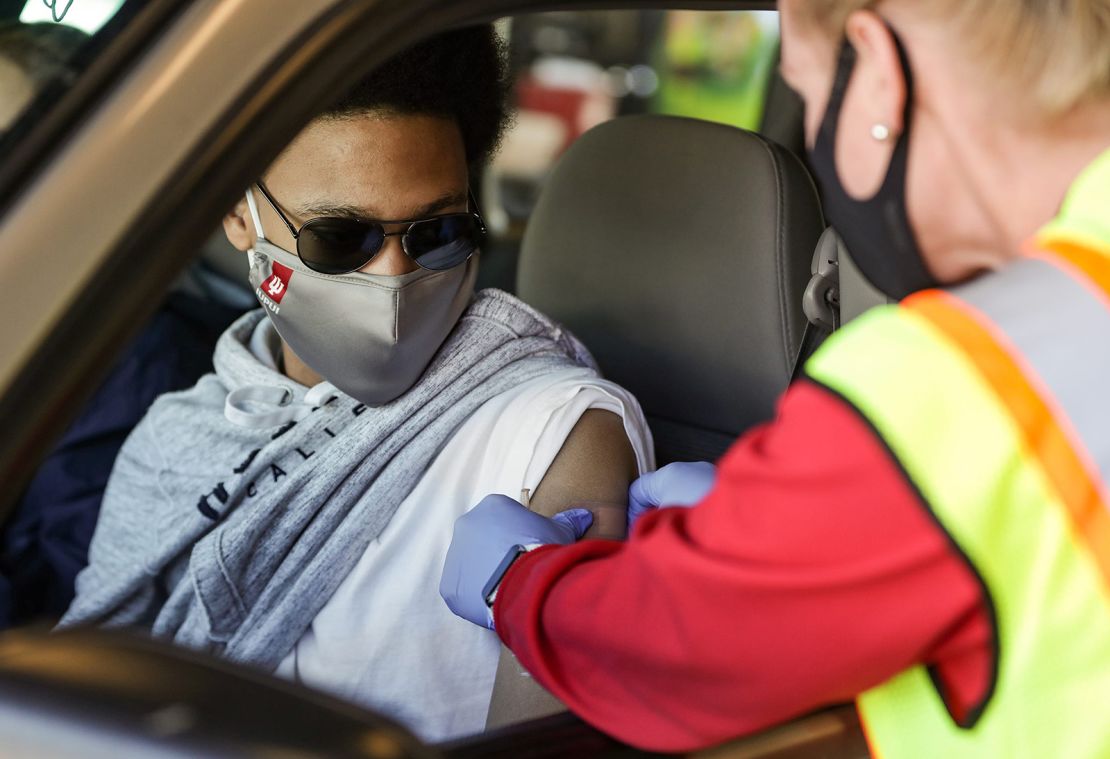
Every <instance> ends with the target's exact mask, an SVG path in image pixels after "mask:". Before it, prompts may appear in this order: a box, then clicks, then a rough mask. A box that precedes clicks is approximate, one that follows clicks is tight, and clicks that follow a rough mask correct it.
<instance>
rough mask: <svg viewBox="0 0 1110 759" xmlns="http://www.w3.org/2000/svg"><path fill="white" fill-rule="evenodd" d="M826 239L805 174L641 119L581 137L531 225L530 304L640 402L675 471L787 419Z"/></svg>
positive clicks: (667, 122)
mask: <svg viewBox="0 0 1110 759" xmlns="http://www.w3.org/2000/svg"><path fill="white" fill-rule="evenodd" d="M823 229H824V224H823V222H822V217H821V210H820V204H819V201H818V197H817V192H816V190H815V188H814V186H813V183H812V181H811V180H810V178H809V175H808V174H807V172H806V170H805V168H804V167H803V166H802V164H801V162H800V161H799V160H798V159H797V158H796V157H795V156H794V155H793V154H791V153H790V152H789V151H787V150H785V149H783V148H782V147H780V146H779V145H777V144H775V143H773V142H771V141H769V140H767V139H765V138H764V137H761V136H759V135H757V134H753V133H751V132H746V131H743V130H740V129H736V128H733V127H728V126H723V125H720V124H712V123H708V122H703V121H697V120H693V119H686V118H677V117H670V116H635V117H627V118H621V119H616V120H614V121H611V122H608V123H606V124H603V125H601V126H599V127H597V128H596V129H594V130H593V131H591V132H589V133H587V134H586V135H584V136H583V137H582V138H581V139H579V140H578V141H577V142H576V143H575V144H574V145H573V146H571V148H570V149H569V150H568V151H567V153H566V154H565V155H564V156H563V158H562V159H561V161H560V163H559V164H558V165H557V166H556V168H555V170H554V172H553V173H552V175H551V177H550V179H549V181H548V183H547V186H546V187H545V188H544V191H543V193H542V195H541V197H540V199H539V203H538V204H537V206H536V209H535V212H534V213H533V215H532V218H531V220H530V222H529V226H528V230H527V233H526V234H525V237H524V243H523V248H522V250H521V260H520V273H519V277H518V282H517V291H518V294H519V295H520V297H521V298H523V299H524V300H525V301H527V302H528V303H530V304H532V305H534V306H536V307H537V308H539V309H540V310H541V311H543V312H545V313H546V314H548V315H550V316H551V317H552V318H554V319H557V320H559V321H561V322H562V323H563V324H565V325H566V326H567V327H568V328H569V329H570V330H571V331H573V332H574V333H575V334H577V335H578V336H579V337H580V338H581V339H582V340H583V341H584V342H585V343H586V345H587V346H588V347H589V348H590V350H591V351H592V352H593V354H594V356H595V357H596V358H597V360H598V362H599V364H600V365H601V368H602V371H603V372H604V374H605V376H606V377H607V378H609V379H611V380H613V381H615V382H618V383H620V384H621V385H623V386H624V387H626V388H627V389H628V390H630V391H631V392H633V393H634V394H635V395H636V397H637V398H638V399H639V400H640V403H641V405H642V406H643V408H644V412H645V414H646V415H647V418H648V421H649V423H650V424H651V427H652V431H653V433H654V435H655V442H656V450H657V454H658V461H659V463H660V465H662V464H665V463H667V462H670V461H676V460H691V459H708V460H713V459H716V458H717V457H719V456H720V455H721V454H722V453H723V452H724V451H725V449H726V448H727V447H728V446H729V444H730V443H732V441H734V440H735V439H736V437H737V436H738V435H740V434H741V433H743V432H744V431H745V430H747V429H748V428H749V427H751V426H752V425H753V424H756V423H758V422H762V421H765V420H768V419H770V418H771V416H772V415H773V412H774V403H775V399H776V398H777V397H778V395H779V394H780V393H781V392H782V391H783V389H784V388H785V387H786V385H787V383H788V381H789V378H790V374H791V370H792V368H793V363H794V359H795V358H796V355H797V352H798V348H799V344H800V341H801V337H802V332H803V328H804V325H805V322H806V317H805V316H804V314H803V312H802V307H801V304H802V293H803V290H804V289H805V287H806V284H807V282H808V281H809V278H810V261H811V258H812V256H813V252H814V248H815V245H816V243H817V240H818V238H819V237H820V235H821V232H822V230H823Z"/></svg>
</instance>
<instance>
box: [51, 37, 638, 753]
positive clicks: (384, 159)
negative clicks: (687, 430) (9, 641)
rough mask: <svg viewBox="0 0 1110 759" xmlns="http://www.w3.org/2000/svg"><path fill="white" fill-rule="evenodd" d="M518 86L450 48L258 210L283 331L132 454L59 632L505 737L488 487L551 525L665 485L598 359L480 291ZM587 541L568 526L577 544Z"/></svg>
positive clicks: (219, 359) (383, 77)
mask: <svg viewBox="0 0 1110 759" xmlns="http://www.w3.org/2000/svg"><path fill="white" fill-rule="evenodd" d="M462 61H465V62H466V66H465V67H464V66H462V65H460V62H462ZM507 89H508V88H507V84H506V75H505V65H504V57H503V53H502V50H501V47H500V44H499V43H498V41H497V38H496V36H495V35H494V33H493V31H492V29H491V28H489V27H480V28H474V29H468V30H460V31H457V32H452V33H449V34H445V35H442V36H440V37H437V38H434V39H432V40H429V41H428V42H425V43H423V44H421V45H419V46H417V47H416V48H414V49H412V50H410V51H407V52H405V53H403V54H401V55H399V56H397V57H396V58H395V59H393V60H392V61H390V62H388V63H387V64H386V65H384V66H382V67H380V68H379V69H377V70H376V71H375V72H374V73H373V74H372V75H371V76H370V77H368V78H367V79H366V80H364V81H363V82H361V83H360V84H359V85H358V86H357V87H356V88H355V89H354V90H353V91H352V92H351V93H349V94H348V96H347V97H346V98H345V99H344V100H343V101H341V102H340V103H338V104H337V105H335V106H334V107H332V108H331V109H329V110H328V111H327V112H326V113H324V114H323V115H321V116H320V117H318V118H317V119H315V120H314V121H313V122H312V123H310V124H309V125H308V127H306V128H305V129H304V131H303V132H302V133H301V134H300V135H299V136H298V137H297V138H296V139H295V140H294V141H293V142H292V143H291V144H290V145H289V146H288V147H287V148H286V150H285V151H284V152H283V153H282V155H280V156H279V157H278V158H277V160H276V161H275V162H274V163H273V164H272V165H271V166H270V167H269V169H267V170H266V171H265V172H264V174H263V176H262V177H260V179H259V181H258V182H257V183H256V184H254V185H253V186H252V187H251V188H249V189H248V190H247V192H246V194H245V197H244V198H243V200H242V201H241V202H240V203H239V204H238V205H237V206H236V207H235V209H234V210H233V211H232V212H231V213H230V214H229V215H228V216H227V217H226V219H225V221H224V227H225V230H226V232H227V236H228V239H229V240H230V241H231V242H232V244H233V245H235V247H237V248H239V249H240V250H243V251H245V252H246V253H247V255H249V256H250V261H251V274H250V280H251V284H252V286H253V287H254V288H255V292H256V295H257V297H258V299H259V302H260V304H261V305H262V306H263V309H260V310H259V311H256V312H253V313H251V314H248V315H247V316H246V317H244V318H243V319H241V320H239V321H238V322H236V324H234V325H233V326H232V327H231V328H230V329H229V330H228V332H227V333H226V334H225V335H224V336H223V337H222V338H221V341H220V344H219V345H218V346H217V349H216V352H215V356H214V364H215V367H216V372H215V374H214V375H209V376H207V377H204V378H203V379H202V380H201V381H200V382H199V383H198V384H197V385H196V386H195V387H194V388H193V389H191V390H189V391H186V392H184V393H176V394H172V395H169V396H165V397H163V398H162V399H160V400H159V401H158V402H157V403H155V404H154V406H153V407H152V408H151V410H150V412H149V413H148V415H147V417H146V418H145V419H144V421H143V422H142V423H141V424H140V425H139V427H138V428H137V429H136V431H135V432H134V434H133V435H132V436H131V438H130V439H129V441H128V443H127V445H126V446H125V447H124V450H123V452H122V453H121V456H120V458H119V460H118V462H117V464H116V467H115V470H114V472H113V476H112V479H111V481H110V483H109V487H108V493H107V496H106V499H105V503H104V508H103V513H102V516H101V520H100V522H99V524H98V526H97V531H96V535H95V536H94V540H93V545H92V548H91V550H90V566H89V567H88V569H86V570H85V572H84V573H83V574H82V575H81V576H80V577H79V578H78V587H77V589H78V596H77V599H76V600H75V602H74V604H73V605H72V606H71V607H70V609H69V611H68V612H67V614H66V616H65V618H64V619H63V621H62V625H63V626H71V625H77V624H95V625H106V626H132V627H140V628H145V629H148V630H150V631H151V632H152V633H153V634H155V635H157V636H159V637H164V638H168V639H172V640H173V641H175V642H177V643H179V644H181V645H185V646H190V647H193V648H199V649H202V650H207V651H210V652H213V653H217V654H219V655H222V656H225V657H227V658H229V659H232V660H235V661H239V662H244V663H248V664H253V665H257V666H260V667H263V668H266V669H270V670H275V671H277V672H278V673H279V674H281V675H284V676H287V677H290V678H295V679H297V680H299V681H302V682H305V683H307V684H310V685H314V686H318V687H322V688H325V689H327V690H330V691H332V692H335V693H337V694H339V695H341V696H345V697H347V698H350V699H352V700H354V701H357V702H360V703H363V704H365V705H368V706H372V707H375V708H377V709H379V710H382V711H385V712H387V713H389V714H391V715H393V716H395V717H397V718H399V719H401V720H402V721H404V722H406V723H407V724H409V725H410V726H412V727H413V728H415V729H416V730H417V731H418V732H419V733H420V734H421V735H422V736H423V737H425V738H428V739H442V738H447V737H450V736H454V735H458V734H462V733H467V732H473V731H476V730H480V729H481V728H482V727H483V724H484V721H485V717H486V710H487V706H488V701H489V696H490V691H491V688H492V683H493V678H494V670H495V667H496V662H497V658H498V653H499V644H498V640H497V638H496V636H495V635H493V634H492V633H490V632H489V631H487V630H481V629H475V628H473V627H471V626H470V625H468V624H467V623H465V622H463V621H462V620H458V619H456V618H454V617H453V616H452V615H451V613H450V612H449V611H448V610H447V609H446V608H445V607H443V605H442V603H441V602H440V600H439V597H438V594H437V587H438V582H439V575H440V569H441V567H442V564H443V558H444V556H445V554H446V549H447V545H448V542H449V540H450V535H451V529H452V524H453V522H454V520H455V518H456V517H457V516H458V515H460V514H461V513H463V512H465V511H466V510H467V509H468V508H469V507H470V505H471V504H473V503H475V502H476V501H477V500H478V498H479V497H480V496H481V495H484V494H485V493H486V492H490V491H493V492H503V493H507V494H512V495H514V496H519V495H521V493H522V492H525V491H527V492H528V493H531V494H532V496H533V499H532V503H533V506H534V507H536V508H537V510H542V511H544V512H547V513H553V512H555V511H557V510H558V509H559V508H565V507H569V506H570V505H572V504H573V503H574V502H575V501H591V502H606V501H609V502H616V503H619V504H622V507H623V504H624V502H625V498H626V496H625V493H626V489H627V486H628V484H629V482H630V481H631V480H632V479H633V478H634V476H635V475H636V472H637V470H641V471H642V470H644V469H645V468H649V467H650V466H651V463H652V462H651V453H650V449H651V446H650V439H649V433H648V432H647V428H646V424H645V423H644V421H643V419H642V417H641V415H640V412H639V409H638V408H637V406H636V404H635V401H634V399H632V398H631V397H630V396H629V395H628V394H627V393H625V392H624V391H622V390H621V389H620V388H618V387H616V386H614V385H612V384H609V383H606V382H604V381H603V380H601V379H600V378H599V377H598V374H597V371H596V368H595V366H594V365H593V362H592V359H591V358H590V357H589V354H588V353H587V352H586V350H585V349H584V348H583V347H582V346H581V344H579V343H578V342H577V341H576V340H575V339H574V338H573V337H572V336H570V335H568V334H567V333H566V332H565V331H563V330H562V329H560V328H559V327H558V325H556V324H553V323H552V322H550V321H549V320H547V319H546V318H545V317H543V316H542V315H540V314H538V313H536V312H535V311H533V310H532V309H530V308H529V307H527V306H525V305H524V304H522V303H520V302H519V301H517V300H515V299H514V298H512V297H511V296H509V295H507V294H505V293H502V292H499V291H483V292H481V293H478V294H477V295H474V294H473V288H474V279H475V274H476V267H477V258H478V257H477V248H478V246H479V244H480V242H481V239H482V237H483V234H484V229H483V227H482V223H481V219H480V217H479V216H478V209H477V208H476V206H475V204H474V201H473V193H472V192H471V190H470V187H469V185H468V176H469V174H470V171H471V170H472V169H473V168H475V167H476V166H477V165H480V164H481V163H482V162H483V161H484V160H485V159H486V158H487V157H488V156H489V155H490V153H491V152H492V151H493V149H494V147H495V146H496V144H497V142H498V139H499V136H500V134H501V132H502V129H503V128H504V124H505V122H506V113H507V107H506V95H507ZM607 445H612V446H614V449H613V450H614V453H613V454H612V455H606V456H602V457H597V456H595V455H593V454H592V453H590V452H593V451H597V450H604V449H605V447H606V446H607ZM589 522H590V517H589V514H588V512H584V511H582V510H578V511H573V512H569V513H568V514H566V515H564V516H562V517H560V525H561V527H562V528H563V530H564V533H563V539H564V540H566V541H567V542H570V541H573V540H574V539H575V538H576V537H577V536H579V535H580V534H581V533H582V532H583V531H584V530H585V528H586V527H587V526H588V524H589Z"/></svg>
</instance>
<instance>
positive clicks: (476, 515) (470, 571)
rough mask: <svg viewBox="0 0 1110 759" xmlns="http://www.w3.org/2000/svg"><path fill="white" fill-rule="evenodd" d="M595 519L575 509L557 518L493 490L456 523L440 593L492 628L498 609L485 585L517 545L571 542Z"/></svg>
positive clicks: (465, 614) (476, 621) (467, 615)
mask: <svg viewBox="0 0 1110 759" xmlns="http://www.w3.org/2000/svg"><path fill="white" fill-rule="evenodd" d="M592 522H593V515H592V514H590V512H589V511H587V510H586V509H570V510H569V511H563V512H561V513H559V514H556V515H555V516H553V517H552V518H550V519H548V518H547V517H544V516H540V515H539V514H536V513H534V512H531V511H529V510H528V509H526V508H525V507H524V506H522V505H521V504H519V503H517V502H516V501H514V500H513V499H512V498H509V497H508V496H504V495H488V496H486V497H485V498H483V499H482V502H481V503H479V504H478V505H477V506H475V507H474V508H473V509H471V510H470V511H468V512H467V513H466V514H463V515H462V516H461V517H459V518H458V520H456V522H455V533H454V535H453V536H452V538H451V547H450V548H448V549H447V560H446V561H445V562H444V564H443V577H442V578H441V579H440V581H439V594H440V595H441V596H443V600H444V601H446V602H447V605H448V606H449V607H451V611H453V612H455V613H456V614H458V615H459V616H460V617H462V618H463V619H467V620H470V621H471V622H473V623H474V624H476V625H481V626H482V627H488V628H489V629H490V630H492V629H493V610H492V609H491V608H490V607H489V606H488V605H486V599H485V595H484V593H483V590H484V589H485V587H486V583H487V582H489V579H490V577H491V576H492V575H493V573H494V571H495V570H497V569H498V568H499V567H500V565H501V560H502V559H504V558H505V556H506V555H507V554H508V553H509V551H510V549H512V548H513V546H518V545H520V546H529V547H530V546H535V545H546V544H550V543H557V544H560V545H569V544H570V543H573V542H574V541H576V540H578V539H579V538H580V537H582V536H583V535H584V534H585V533H586V530H588V529H589V528H590V524H591V523H592Z"/></svg>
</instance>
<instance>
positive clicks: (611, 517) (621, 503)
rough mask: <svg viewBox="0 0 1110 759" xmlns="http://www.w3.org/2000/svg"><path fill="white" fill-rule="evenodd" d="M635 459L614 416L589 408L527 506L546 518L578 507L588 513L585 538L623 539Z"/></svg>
mask: <svg viewBox="0 0 1110 759" xmlns="http://www.w3.org/2000/svg"><path fill="white" fill-rule="evenodd" d="M638 473H639V472H638V466H637V464H636V454H635V452H634V451H633V450H632V444H631V443H630V442H629V440H628V434H627V433H626V432H625V429H624V421H623V420H622V419H621V418H620V417H619V416H617V415H616V414H614V413H612V412H610V411H602V410H601V409H589V410H587V411H586V413H584V414H583V415H582V418H581V419H579V420H578V423H577V424H576V425H575V426H574V429H573V430H571V433H570V435H569V436H567V439H566V441H565V442H564V443H563V447H562V448H561V449H560V450H559V453H558V454H557V455H556V456H555V460H554V461H553V462H552V463H551V467H550V468H549V469H548V470H547V474H546V475H544V478H543V480H542V481H541V482H540V484H539V486H538V487H537V488H536V490H535V492H534V493H533V494H532V497H531V501H530V502H529V504H528V506H529V508H531V509H532V510H533V511H535V512H538V513H540V514H543V515H545V516H551V515H553V514H556V513H558V512H560V511H563V510H565V509H569V508H573V507H576V506H584V507H585V508H588V509H590V511H592V512H593V513H594V526H593V527H592V528H591V529H590V532H588V533H587V537H606V538H623V537H624V533H625V532H626V524H625V519H626V511H627V508H628V486H629V485H630V484H631V483H632V481H633V480H634V479H636V476H637V474H638Z"/></svg>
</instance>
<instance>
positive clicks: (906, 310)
mask: <svg viewBox="0 0 1110 759" xmlns="http://www.w3.org/2000/svg"><path fill="white" fill-rule="evenodd" d="M806 373H807V375H809V376H810V377H811V378H813V379H814V380H816V381H817V382H819V383H822V384H824V385H826V386H827V387H829V388H830V389H832V390H833V391H835V392H837V393H839V394H840V395H841V396H843V397H844V398H846V399H847V400H848V401H849V402H850V403H851V404H852V405H854V406H855V407H856V408H857V409H858V411H859V412H860V413H861V414H862V415H863V416H864V417H865V418H866V419H867V420H868V421H869V422H870V423H871V424H872V425H873V426H874V428H875V429H876V430H877V432H878V433H879V435H880V436H881V437H882V439H883V440H884V441H885V443H886V445H887V446H888V447H889V448H890V450H891V453H892V454H893V455H894V457H895V458H896V459H897V461H898V462H899V464H900V465H901V466H902V468H903V469H904V470H905V473H906V475H907V477H908V479H909V480H910V482H911V484H912V485H913V486H915V487H916V489H917V490H918V491H919V493H920V495H921V503H922V507H923V508H925V509H927V510H928V511H929V512H930V513H931V515H932V516H933V517H934V518H935V521H936V522H937V523H938V524H939V525H940V526H941V527H942V528H943V529H944V531H945V532H946V533H947V534H948V536H949V537H950V539H951V542H952V546H953V549H954V550H955V551H957V552H958V553H959V554H961V555H962V557H963V558H964V560H966V562H967V564H968V566H969V567H970V568H971V570H972V571H973V572H974V573H975V575H976V576H977V577H978V579H979V580H980V582H981V584H982V587H983V590H984V596H985V598H986V599H987V605H988V616H989V618H990V621H991V624H992V626H993V631H994V656H993V678H992V685H991V687H990V688H989V689H988V691H987V692H986V693H985V694H984V695H983V698H982V701H981V703H979V704H977V705H975V708H973V709H972V710H971V713H970V714H968V715H966V718H965V719H964V720H963V722H962V724H960V723H958V722H957V720H956V719H955V718H954V717H953V715H952V714H951V713H950V711H949V709H948V708H946V705H945V703H944V698H943V696H942V694H941V692H940V691H939V690H938V688H937V687H936V686H935V684H934V681H933V678H932V677H931V675H930V672H929V669H928V667H927V666H925V665H919V666H915V667H913V668H911V669H908V670H906V671H904V672H901V673H900V674H898V675H896V676H895V677H893V678H891V679H890V680H888V681H887V682H885V683H882V684H881V685H878V686H877V687H875V688H872V689H871V690H869V691H867V692H866V693H863V694H862V695H860V696H859V698H858V700H857V705H858V707H859V711H860V715H861V718H862V721H863V723H864V727H865V730H866V732H867V735H868V739H869V742H870V744H871V747H872V750H873V753H875V754H876V756H879V757H882V759H907V758H911V757H914V758H915V757H922V758H924V757H929V758H930V759H932V758H933V757H937V758H941V759H959V758H961V757H976V758H979V757H1005V758H1006V759H1017V758H1020V757H1031V758H1033V757H1035V758H1036V759H1045V758H1046V757H1066V758H1067V759H1094V758H1096V757H1098V758H1100V759H1106V758H1110V489H1108V483H1110V151H1108V152H1107V153H1106V154H1104V155H1103V156H1102V157H1100V158H1099V159H1098V160H1097V161H1096V162H1095V163H1094V164H1092V165H1091V167H1089V168H1088V169H1087V170H1086V171H1085V172H1084V173H1083V175H1082V176H1081V177H1080V178H1079V179H1078V180H1077V181H1076V183H1075V185H1073V187H1072V189H1071V190H1070V191H1069V194H1068V199H1067V201H1066V202H1065V204H1064V207H1063V209H1062V211H1061V214H1060V216H1059V217H1058V218H1057V219H1056V220H1055V221H1054V222H1053V223H1052V224H1050V225H1049V226H1048V227H1047V228H1046V229H1045V230H1043V231H1042V232H1041V234H1039V235H1038V237H1037V239H1036V241H1035V244H1034V245H1033V246H1031V248H1030V250H1029V253H1028V255H1026V256H1025V257H1023V258H1022V259H1020V260H1018V261H1016V262H1014V263H1012V264H1011V265H1009V266H1007V267H1005V268H1004V269H1002V270H1001V271H999V272H996V273H992V274H989V275H985V276H982V277H980V278H978V279H976V280H974V281H973V282H971V283H969V284H965V285H961V286H958V287H954V288H951V289H947V290H931V291H927V292H923V293H919V294H917V295H914V296H912V297H910V298H908V299H907V300H905V301H903V302H902V303H901V304H899V305H898V306H889V307H884V308H881V309H876V310H875V311H872V312H870V313H869V314H867V315H865V316H864V317H863V318H861V319H860V320H859V321H858V322H857V323H855V324H853V325H852V326H850V327H849V328H846V329H845V330H843V332H842V333H840V334H838V335H836V336H835V337H834V338H832V339H830V340H829V341H828V343H827V344H826V345H825V346H823V348H822V349H821V350H820V351H818V352H817V354H816V355H815V356H814V357H813V358H812V359H810V361H809V362H808V364H807V365H806ZM907 602H908V603H912V599H909V600H908V601H907Z"/></svg>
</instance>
